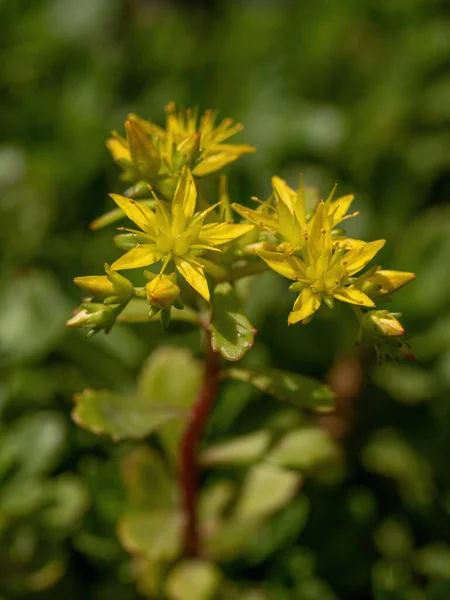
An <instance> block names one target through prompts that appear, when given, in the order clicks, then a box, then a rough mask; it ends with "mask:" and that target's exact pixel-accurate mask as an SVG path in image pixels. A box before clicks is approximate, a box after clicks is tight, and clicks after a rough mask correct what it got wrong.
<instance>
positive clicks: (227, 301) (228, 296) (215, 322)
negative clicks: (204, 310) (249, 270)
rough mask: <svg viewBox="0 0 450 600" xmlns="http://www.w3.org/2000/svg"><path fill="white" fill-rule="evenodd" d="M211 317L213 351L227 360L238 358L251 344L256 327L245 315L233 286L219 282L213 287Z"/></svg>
mask: <svg viewBox="0 0 450 600" xmlns="http://www.w3.org/2000/svg"><path fill="white" fill-rule="evenodd" d="M211 302H212V318H211V325H210V331H211V344H212V347H213V350H214V352H220V354H221V355H222V356H223V357H224V358H226V359H227V360H231V361H236V360H240V359H241V358H242V357H243V356H244V354H245V353H246V352H247V350H249V349H250V348H251V347H252V346H253V340H254V337H255V333H256V329H254V328H253V325H252V324H251V323H250V321H249V320H248V318H247V317H246V316H245V314H244V311H243V308H242V305H241V302H240V300H239V298H238V297H237V295H236V293H235V290H234V288H233V286H232V285H231V284H229V283H219V284H218V285H216V287H215V288H214V292H213V296H212V299H211Z"/></svg>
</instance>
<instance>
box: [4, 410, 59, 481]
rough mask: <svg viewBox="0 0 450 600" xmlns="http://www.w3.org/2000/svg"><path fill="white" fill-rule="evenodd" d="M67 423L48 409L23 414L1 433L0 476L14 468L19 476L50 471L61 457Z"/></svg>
mask: <svg viewBox="0 0 450 600" xmlns="http://www.w3.org/2000/svg"><path fill="white" fill-rule="evenodd" d="M65 438H66V425H65V422H64V418H63V417H62V415H61V414H59V413H56V412H50V411H40V412H38V413H34V414H29V415H25V416H24V417H22V418H21V419H18V420H17V421H16V422H15V423H14V424H13V425H10V426H9V427H8V428H7V429H5V430H3V431H2V432H1V435H0V476H1V475H3V474H4V473H6V472H9V471H11V470H12V469H14V471H15V472H16V474H17V475H18V476H20V477H30V476H35V475H41V474H44V473H48V472H49V471H51V470H52V469H53V468H54V467H55V466H56V465H57V464H58V463H59V461H60V460H61V454H62V452H63V450H64V444H65Z"/></svg>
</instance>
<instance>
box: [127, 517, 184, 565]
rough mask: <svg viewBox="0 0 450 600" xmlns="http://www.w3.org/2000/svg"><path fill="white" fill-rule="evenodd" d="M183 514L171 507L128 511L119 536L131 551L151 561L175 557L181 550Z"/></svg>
mask: <svg viewBox="0 0 450 600" xmlns="http://www.w3.org/2000/svg"><path fill="white" fill-rule="evenodd" d="M181 528H182V518H181V515H180V514H178V513H176V512H173V511H171V510H157V511H152V512H145V513H143V512H142V513H141V512H139V513H130V514H125V515H123V516H122V518H121V519H120V520H119V526H118V535H119V539H120V541H121V542H122V544H123V546H124V547H125V549H126V550H128V552H131V553H133V554H134V553H136V554H143V555H144V556H145V557H146V558H148V559H149V560H174V559H175V558H176V557H177V556H178V555H179V553H180V552H181Z"/></svg>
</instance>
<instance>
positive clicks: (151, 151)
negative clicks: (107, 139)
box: [125, 121, 161, 179]
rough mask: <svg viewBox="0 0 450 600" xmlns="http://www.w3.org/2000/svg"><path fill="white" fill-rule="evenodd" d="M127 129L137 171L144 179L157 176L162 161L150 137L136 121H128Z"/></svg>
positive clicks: (126, 123)
mask: <svg viewBox="0 0 450 600" xmlns="http://www.w3.org/2000/svg"><path fill="white" fill-rule="evenodd" d="M125 129H126V132H127V140H128V146H129V148H130V155H131V160H132V161H133V165H134V167H135V169H137V171H138V173H139V174H140V176H141V177H143V178H144V179H148V178H151V177H153V176H155V175H157V173H158V171H159V167H160V164H161V161H160V158H159V155H158V152H157V151H156V148H155V147H154V146H153V144H152V141H151V139H150V137H149V136H148V135H147V134H146V133H145V132H144V131H142V130H141V129H140V127H139V125H138V124H137V123H136V122H135V121H126V122H125Z"/></svg>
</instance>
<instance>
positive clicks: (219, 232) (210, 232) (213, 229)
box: [198, 223, 254, 246]
mask: <svg viewBox="0 0 450 600" xmlns="http://www.w3.org/2000/svg"><path fill="white" fill-rule="evenodd" d="M253 227H254V225H246V224H245V223H242V224H241V223H239V224H235V223H209V224H208V225H203V227H202V228H201V229H200V233H199V236H198V239H199V240H200V241H201V242H204V243H205V244H212V245H213V246H220V245H221V244H226V243H227V242H231V240H234V239H236V238H238V237H240V236H241V235H244V234H245V233H248V232H249V231H251V230H252V229H253Z"/></svg>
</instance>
